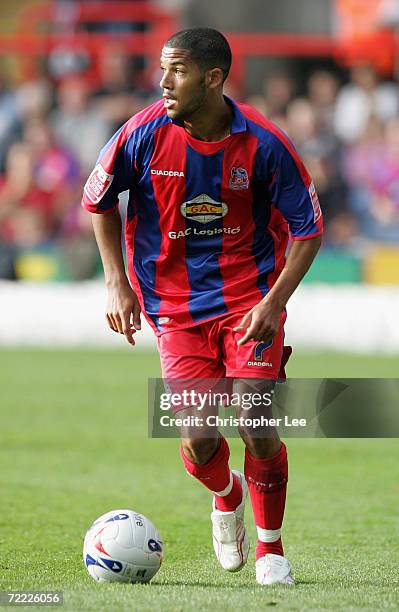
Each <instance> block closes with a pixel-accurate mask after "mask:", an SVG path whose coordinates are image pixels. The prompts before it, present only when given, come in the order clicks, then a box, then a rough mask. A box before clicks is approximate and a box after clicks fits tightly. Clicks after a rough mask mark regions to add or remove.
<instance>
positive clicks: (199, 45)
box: [164, 28, 231, 81]
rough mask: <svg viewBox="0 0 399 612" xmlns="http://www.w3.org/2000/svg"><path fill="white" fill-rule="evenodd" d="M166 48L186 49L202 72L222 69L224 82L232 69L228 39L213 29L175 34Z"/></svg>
mask: <svg viewBox="0 0 399 612" xmlns="http://www.w3.org/2000/svg"><path fill="white" fill-rule="evenodd" d="M164 46H165V47H174V48H176V49H185V50H186V51H189V52H190V56H191V58H192V59H193V60H194V62H195V63H196V64H198V65H199V67H200V68H201V69H202V70H209V69H210V68H220V69H221V70H222V71H223V81H225V80H226V78H227V76H228V74H229V71H230V67H231V49H230V45H229V43H228V42H227V40H226V38H225V37H224V36H223V34H221V33H220V32H218V30H213V29H212V28H189V29H187V30H181V31H180V32H176V34H173V36H171V37H170V38H169V39H168V40H167V41H166V43H165V45H164Z"/></svg>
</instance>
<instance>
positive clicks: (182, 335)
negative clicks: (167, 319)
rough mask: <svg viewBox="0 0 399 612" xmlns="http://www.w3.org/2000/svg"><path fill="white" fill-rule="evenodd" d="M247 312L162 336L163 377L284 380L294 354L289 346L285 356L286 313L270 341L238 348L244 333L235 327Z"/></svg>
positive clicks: (253, 341)
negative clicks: (284, 369)
mask: <svg viewBox="0 0 399 612" xmlns="http://www.w3.org/2000/svg"><path fill="white" fill-rule="evenodd" d="M246 312H247V311H244V312H236V313H233V314H229V315H226V316H223V317H219V318H217V319H213V320H211V321H205V322H204V323H200V324H198V325H195V326H194V327H189V328H186V329H179V330H173V331H170V332H165V333H164V334H162V335H161V336H159V338H158V349H159V353H160V357H161V365H162V376H163V378H166V379H193V378H208V379H209V378H213V379H220V378H270V379H278V378H285V374H284V371H283V368H284V365H285V363H286V361H287V359H288V357H289V354H290V353H291V349H290V347H285V350H284V356H283V349H284V323H285V320H286V313H285V311H283V312H282V313H281V316H280V325H279V329H278V332H277V334H276V336H275V337H274V338H273V340H272V341H271V342H269V343H266V342H258V341H256V340H250V341H249V342H247V343H246V344H244V345H243V346H238V345H237V340H239V339H240V338H242V333H238V332H235V331H233V328H234V327H236V326H237V325H239V323H240V322H241V320H242V318H243V316H244V315H245V314H246ZM287 353H288V355H287Z"/></svg>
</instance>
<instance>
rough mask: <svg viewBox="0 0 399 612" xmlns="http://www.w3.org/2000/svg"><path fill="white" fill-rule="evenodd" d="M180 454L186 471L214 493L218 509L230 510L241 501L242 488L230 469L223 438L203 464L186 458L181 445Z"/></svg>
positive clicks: (228, 455)
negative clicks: (209, 458) (210, 457)
mask: <svg viewBox="0 0 399 612" xmlns="http://www.w3.org/2000/svg"><path fill="white" fill-rule="evenodd" d="M180 454H181V457H182V459H183V463H184V467H185V468H186V470H187V472H188V473H189V474H190V475H191V476H194V478H197V480H200V481H201V482H202V484H203V485H205V487H206V488H207V489H209V490H210V491H212V493H214V494H215V499H216V508H217V509H218V510H222V511H223V512H231V511H232V510H235V509H236V508H237V506H238V505H239V504H240V502H241V498H242V489H241V484H240V481H239V480H238V478H237V477H236V476H234V475H233V474H232V472H231V471H230V468H229V457H230V450H229V446H228V444H227V442H226V440H225V439H224V438H220V443H219V446H218V449H217V451H216V453H215V454H214V455H213V457H212V459H211V460H210V461H208V463H205V464H203V465H199V464H198V463H193V462H192V461H190V460H189V459H187V457H186V455H185V453H184V451H183V448H182V447H180Z"/></svg>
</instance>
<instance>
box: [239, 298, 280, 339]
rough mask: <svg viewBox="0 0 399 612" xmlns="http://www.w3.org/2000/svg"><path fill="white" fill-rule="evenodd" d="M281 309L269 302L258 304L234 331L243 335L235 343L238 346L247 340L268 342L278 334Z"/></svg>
mask: <svg viewBox="0 0 399 612" xmlns="http://www.w3.org/2000/svg"><path fill="white" fill-rule="evenodd" d="M280 314H281V307H280V306H277V305H274V304H272V303H271V302H270V301H268V300H266V301H265V302H264V301H262V302H259V304H256V306H254V307H253V308H251V310H250V311H249V312H247V314H246V315H245V316H244V317H243V319H242V321H241V323H240V325H238V326H237V327H234V328H233V329H234V331H236V332H242V333H244V335H243V337H242V338H240V339H239V340H238V342H237V344H238V345H239V346H241V345H242V344H246V343H247V342H248V341H249V340H258V341H259V342H270V340H272V339H273V338H274V336H275V335H276V334H277V332H278V328H279V324H280Z"/></svg>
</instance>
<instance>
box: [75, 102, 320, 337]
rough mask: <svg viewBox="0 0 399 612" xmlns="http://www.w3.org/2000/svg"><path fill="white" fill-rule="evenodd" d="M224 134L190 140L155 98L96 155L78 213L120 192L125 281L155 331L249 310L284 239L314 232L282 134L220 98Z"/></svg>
mask: <svg viewBox="0 0 399 612" xmlns="http://www.w3.org/2000/svg"><path fill="white" fill-rule="evenodd" d="M226 101H227V103H229V104H230V105H231V107H232V110H233V119H232V126H231V134H230V136H228V137H227V138H225V139H224V140H221V141H218V142H204V141H200V140H197V139H195V138H193V137H192V136H190V135H189V134H188V132H187V131H186V130H185V129H184V127H183V126H182V125H181V124H180V123H179V122H176V121H173V120H171V119H169V118H168V116H167V114H166V110H165V108H164V105H163V100H160V101H159V102H156V103H155V104H152V105H151V106H149V107H147V108H146V109H144V110H143V111H141V112H139V113H138V114H136V115H135V116H134V117H132V118H131V119H130V120H129V121H128V122H127V123H126V124H125V125H124V126H123V127H122V128H121V129H120V130H119V131H118V132H117V133H116V134H115V135H114V136H113V137H112V138H111V140H110V141H109V142H108V144H107V145H106V146H105V147H104V149H103V150H102V151H101V153H100V156H99V159H98V162H97V165H96V167H95V169H94V170H93V172H92V173H91V175H90V177H89V179H88V180H87V183H86V185H85V189H84V196H83V200H82V204H83V206H84V207H85V208H86V209H87V210H89V211H90V212H93V213H107V212H109V211H112V210H113V209H114V208H115V207H117V206H118V195H119V193H121V192H122V191H125V190H129V204H128V210H127V219H126V226H125V240H126V256H127V264H128V272H129V279H130V282H131V284H132V287H133V289H134V291H135V292H136V293H137V295H138V298H139V300H140V303H141V307H142V309H143V311H144V313H145V315H146V317H147V320H148V321H149V322H150V324H151V325H152V327H153V329H154V330H155V332H156V333H162V332H164V331H168V330H171V329H177V328H183V327H189V326H192V325H195V324H197V323H199V322H201V321H206V320H210V319H213V318H216V317H219V316H222V315H224V314H226V313H231V312H237V311H245V310H248V309H250V308H252V307H253V306H254V305H255V304H256V303H257V302H259V301H260V300H261V299H262V297H263V296H265V295H266V293H267V292H268V291H269V289H270V288H271V287H272V286H273V284H274V282H275V281H276V279H277V277H278V276H279V274H280V272H281V270H282V268H283V267H284V263H285V253H286V249H287V243H288V238H289V232H290V234H291V237H292V239H293V240H306V239H308V238H312V237H314V236H317V235H319V234H321V233H322V229H323V228H322V214H321V210H320V206H319V202H318V198H317V194H316V191H315V188H314V185H313V182H312V180H311V178H310V176H309V174H308V172H307V170H306V169H305V167H304V165H303V163H302V162H301V160H300V159H299V157H298V155H297V153H296V151H295V148H294V146H293V145H292V143H291V142H290V141H289V139H288V138H287V136H286V135H285V134H284V133H283V132H282V131H281V130H279V129H278V128H277V127H276V126H275V125H274V124H273V123H272V122H271V121H269V120H268V119H266V118H265V117H264V116H263V115H261V114H260V113H258V112H257V111H256V110H254V109H253V108H251V107H250V106H248V105H246V104H239V103H236V102H234V101H233V100H230V99H228V98H226Z"/></svg>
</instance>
